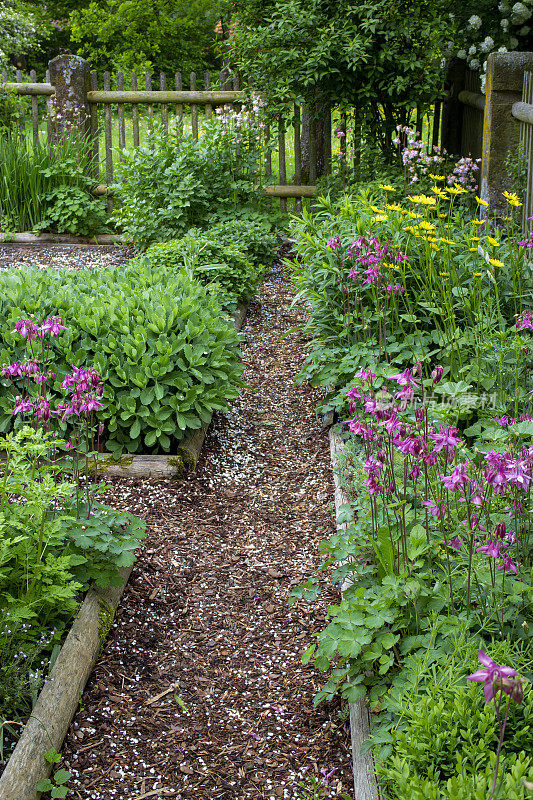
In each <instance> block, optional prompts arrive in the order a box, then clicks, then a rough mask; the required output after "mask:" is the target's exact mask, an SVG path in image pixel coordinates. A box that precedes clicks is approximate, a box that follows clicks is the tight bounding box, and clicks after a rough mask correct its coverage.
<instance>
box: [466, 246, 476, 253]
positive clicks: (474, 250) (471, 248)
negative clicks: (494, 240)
mask: <svg viewBox="0 0 533 800" xmlns="http://www.w3.org/2000/svg"><path fill="white" fill-rule="evenodd" d="M468 249H469V250H470V252H471V253H477V247H469V248H468Z"/></svg>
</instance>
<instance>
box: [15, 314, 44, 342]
mask: <svg viewBox="0 0 533 800" xmlns="http://www.w3.org/2000/svg"><path fill="white" fill-rule="evenodd" d="M38 330H39V326H38V325H36V324H35V322H32V321H31V319H22V318H20V319H17V321H16V322H15V327H14V329H13V330H12V331H11V333H20V335H21V336H23V337H24V338H25V339H35V336H36V334H37V331H38Z"/></svg>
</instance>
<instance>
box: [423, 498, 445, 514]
mask: <svg viewBox="0 0 533 800" xmlns="http://www.w3.org/2000/svg"><path fill="white" fill-rule="evenodd" d="M422 505H423V506H426V508H427V510H428V511H429V513H430V514H431V516H432V517H435V519H442V518H443V517H444V513H445V511H446V508H447V506H446V503H444V502H443V501H442V500H441V501H439V502H438V503H435V502H434V501H433V500H422Z"/></svg>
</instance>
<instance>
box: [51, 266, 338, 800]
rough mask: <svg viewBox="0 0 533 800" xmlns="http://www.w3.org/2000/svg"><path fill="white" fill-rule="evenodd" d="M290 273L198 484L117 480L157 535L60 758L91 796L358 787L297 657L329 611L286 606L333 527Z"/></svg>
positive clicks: (246, 349) (225, 796)
mask: <svg viewBox="0 0 533 800" xmlns="http://www.w3.org/2000/svg"><path fill="white" fill-rule="evenodd" d="M291 299H292V289H291V286H290V284H289V282H288V280H287V278H286V276H285V274H284V273H283V270H282V269H281V268H280V267H279V266H275V267H274V268H273V269H272V270H271V271H270V273H269V274H268V275H267V277H266V280H265V282H264V283H263V285H262V287H261V289H260V292H259V295H258V300H257V301H256V302H255V303H254V304H253V305H252V306H251V308H250V310H249V314H248V317H247V320H246V323H245V326H244V330H243V333H244V343H243V357H244V361H245V365H246V371H245V373H244V381H245V382H246V385H247V386H246V388H245V389H244V390H243V391H242V394H241V396H240V397H239V398H238V400H237V401H235V402H234V403H233V404H232V408H231V411H230V413H228V414H225V415H223V414H220V415H217V416H216V417H215V419H214V420H213V423H212V425H211V427H210V430H209V432H208V436H207V439H206V442H205V444H204V449H203V453H202V458H201V461H200V464H199V468H198V470H197V472H196V474H194V475H192V476H190V477H188V478H187V479H186V480H183V481H174V482H172V481H154V480H133V479H108V483H109V487H108V489H107V490H106V492H107V493H106V500H107V501H108V502H109V503H110V504H112V505H116V506H118V507H121V508H127V509H129V510H131V511H132V512H134V513H136V514H139V515H140V516H142V517H143V518H144V519H145V520H146V522H147V530H148V538H147V540H146V543H145V545H144V547H143V549H142V551H141V552H140V554H139V558H138V561H137V564H136V566H135V567H134V571H133V573H132V577H131V579H130V583H129V585H128V587H127V588H126V591H125V594H124V596H123V599H122V602H121V605H120V607H119V611H118V615H117V619H116V622H115V625H114V628H113V630H112V632H111V635H110V638H109V640H108V643H107V645H106V646H105V649H104V652H103V654H102V656H101V658H100V660H99V662H98V664H97V666H96V669H95V671H94V673H93V675H92V677H91V680H90V682H89V684H88V686H87V689H86V691H85V693H84V695H83V698H82V701H81V705H80V710H79V712H78V713H77V715H76V717H75V720H74V722H73V725H72V726H71V729H70V732H69V734H68V737H67V740H66V743H65V746H64V748H63V759H64V766H65V767H66V768H67V769H69V770H70V771H71V773H72V774H73V778H72V779H71V780H70V781H69V784H68V785H69V797H70V796H72V797H73V798H79V800H112V799H118V800H126V799H127V800H141V798H146V799H147V800H148V798H154V800H159V799H160V798H166V797H173V798H176V799H177V800H179V798H181V799H182V800H192V799H193V798H194V799H195V800H218V799H220V800H230V799H233V798H239V800H240V799H241V798H242V800H244V799H245V798H247V799H249V798H271V799H272V800H277V799H278V798H294V797H297V796H298V795H297V794H296V784H297V782H298V780H300V779H301V776H302V774H304V773H305V774H306V775H307V777H309V776H311V775H313V774H314V775H317V776H319V775H320V771H321V769H324V770H326V771H327V772H330V771H331V770H333V769H334V768H335V771H334V773H333V775H332V776H331V778H330V779H329V781H328V784H327V788H325V789H324V793H323V795H322V796H323V797H340V796H341V794H343V793H344V792H348V793H350V794H351V792H352V775H351V757H350V756H351V754H350V742H349V729H348V723H347V721H346V719H345V717H343V716H342V715H341V714H339V712H340V711H341V706H340V703H339V702H333V703H329V704H321V705H320V706H318V708H314V707H313V702H312V699H313V695H314V693H315V692H316V691H317V689H319V688H320V687H321V686H322V684H323V683H324V682H325V680H326V677H327V676H325V675H324V674H323V673H319V672H317V671H316V670H314V668H313V667H312V666H310V665H308V666H303V665H302V663H301V654H302V652H303V650H305V648H306V647H307V646H308V645H309V644H310V643H311V642H312V641H313V639H312V634H313V633H314V632H316V631H318V630H320V629H321V628H322V627H323V625H324V614H325V609H326V606H327V603H328V602H329V603H330V602H338V601H339V594H338V591H337V589H335V587H333V586H331V585H329V588H327V589H326V599H325V600H324V601H323V602H321V605H319V606H309V607H308V606H307V605H305V604H303V603H299V604H298V605H297V606H292V607H289V605H288V598H289V594H290V591H291V589H292V588H293V587H294V586H295V585H296V584H298V583H299V582H301V581H302V580H305V579H306V578H307V577H308V576H309V575H310V574H311V572H312V571H313V569H314V568H315V567H316V566H317V565H318V564H319V563H320V556H319V554H318V545H319V542H320V541H321V540H322V539H323V538H325V537H326V536H329V535H330V534H331V533H332V532H333V531H334V514H333V497H334V496H333V481H332V471H331V463H330V457H329V444H328V437H327V435H326V434H325V433H324V432H322V431H321V428H320V424H319V422H318V421H317V419H316V416H315V407H316V403H317V400H318V395H317V393H316V391H315V390H313V389H311V388H309V387H308V386H303V387H294V386H293V379H294V376H295V374H296V373H297V371H298V369H299V368H300V367H301V365H302V363H303V359H304V355H305V344H304V343H303V342H301V341H299V339H298V337H297V336H296V335H295V334H291V335H289V336H287V338H284V339H281V337H282V335H283V334H284V333H285V332H286V331H288V330H290V329H291V328H293V327H294V325H295V324H296V323H297V321H298V319H299V314H300V312H298V311H297V310H295V309H291V308H290V302H291Z"/></svg>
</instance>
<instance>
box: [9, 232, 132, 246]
mask: <svg viewBox="0 0 533 800" xmlns="http://www.w3.org/2000/svg"><path fill="white" fill-rule="evenodd" d="M2 236H5V239H4V240H2ZM0 244H2V245H5V244H16V245H20V244H23V245H26V244H30V245H33V244H131V242H130V241H128V240H127V239H126V237H125V236H121V235H120V234H114V233H111V234H108V233H106V234H102V235H100V236H74V235H72V234H69V233H39V234H37V233H29V232H23V233H6V234H1V233H0Z"/></svg>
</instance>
